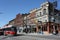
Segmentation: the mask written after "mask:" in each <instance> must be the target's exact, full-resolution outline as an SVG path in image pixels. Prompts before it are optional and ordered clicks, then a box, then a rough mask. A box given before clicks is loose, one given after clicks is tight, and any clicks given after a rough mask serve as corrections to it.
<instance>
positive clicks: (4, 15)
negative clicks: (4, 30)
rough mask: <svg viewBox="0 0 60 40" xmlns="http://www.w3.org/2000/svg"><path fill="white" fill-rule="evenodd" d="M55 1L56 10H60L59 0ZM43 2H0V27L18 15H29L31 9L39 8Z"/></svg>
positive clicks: (9, 0)
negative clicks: (56, 3)
mask: <svg viewBox="0 0 60 40" xmlns="http://www.w3.org/2000/svg"><path fill="white" fill-rule="evenodd" d="M49 1H50V2H53V0H49ZM57 1H58V7H57V9H60V5H59V4H60V0H57ZM43 2H46V0H0V27H3V26H4V25H5V24H7V23H8V22H9V21H10V20H12V19H14V18H15V17H16V15H17V14H18V13H21V14H24V13H29V11H30V10H31V9H34V8H39V7H40V5H41V4H42V3H43Z"/></svg>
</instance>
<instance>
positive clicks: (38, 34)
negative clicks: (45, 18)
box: [25, 33, 53, 36]
mask: <svg viewBox="0 0 60 40" xmlns="http://www.w3.org/2000/svg"><path fill="white" fill-rule="evenodd" d="M25 35H32V36H33V35H37V36H51V35H53V34H40V33H26V34H25Z"/></svg>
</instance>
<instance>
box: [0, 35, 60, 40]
mask: <svg viewBox="0 0 60 40" xmlns="http://www.w3.org/2000/svg"><path fill="white" fill-rule="evenodd" d="M0 40H60V37H59V36H55V35H52V36H29V35H20V36H0Z"/></svg>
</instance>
